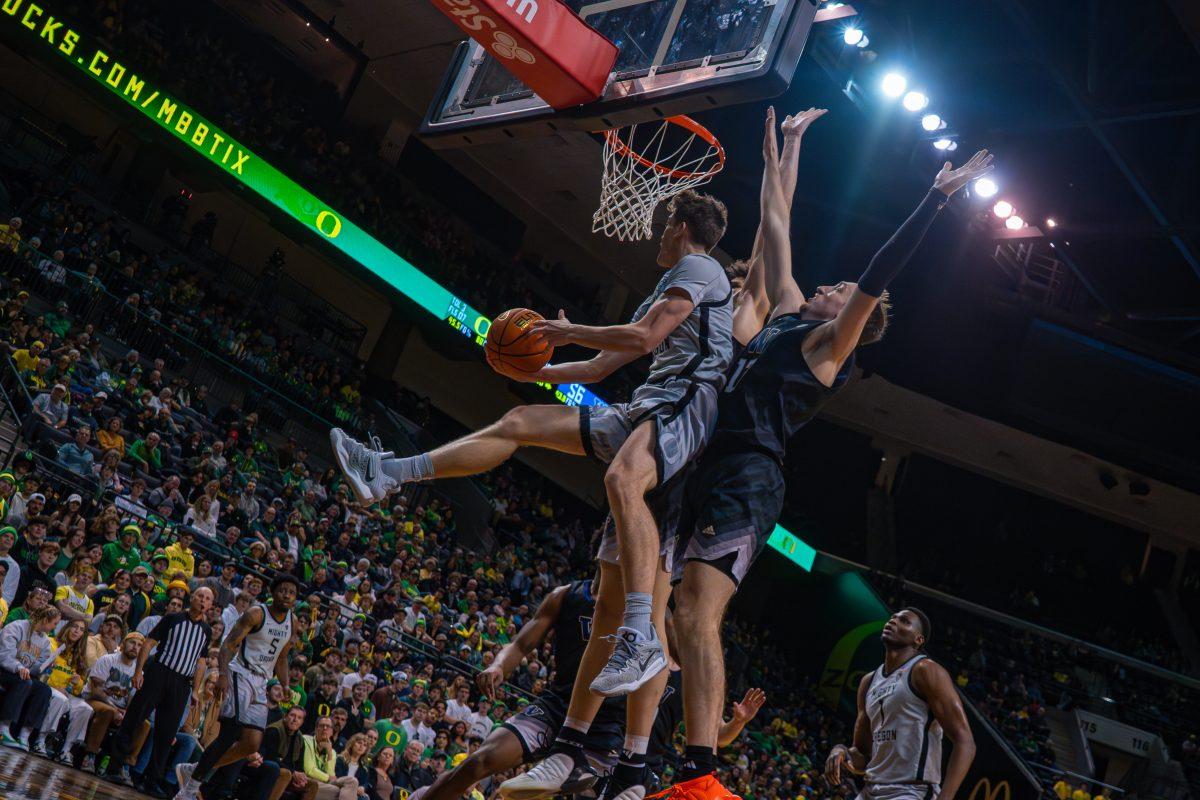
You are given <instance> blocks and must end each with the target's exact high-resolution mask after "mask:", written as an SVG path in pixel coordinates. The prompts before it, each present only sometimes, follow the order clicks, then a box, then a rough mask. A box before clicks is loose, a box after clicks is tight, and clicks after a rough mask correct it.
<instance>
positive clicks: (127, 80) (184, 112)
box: [0, 0, 604, 405]
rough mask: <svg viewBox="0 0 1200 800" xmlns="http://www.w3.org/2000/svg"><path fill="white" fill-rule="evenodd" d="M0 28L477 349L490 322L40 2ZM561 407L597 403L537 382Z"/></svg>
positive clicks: (7, 12) (12, 10) (10, 7)
mask: <svg viewBox="0 0 1200 800" xmlns="http://www.w3.org/2000/svg"><path fill="white" fill-rule="evenodd" d="M0 24H4V25H5V26H6V27H9V28H16V29H17V31H18V32H20V33H22V34H23V35H24V36H25V38H26V40H28V41H30V42H33V41H36V42H38V43H39V44H40V45H41V46H42V47H43V48H44V49H45V50H53V51H54V52H56V53H57V54H58V55H59V56H61V57H62V58H64V59H66V60H67V61H68V62H70V63H71V64H74V65H75V66H76V67H77V68H78V69H79V70H80V71H82V72H83V73H84V74H86V75H88V76H89V77H90V78H91V79H92V80H93V82H94V83H95V84H96V85H98V86H103V87H104V88H105V89H107V90H108V91H109V92H110V93H112V94H114V95H116V96H117V97H119V98H121V99H122V100H124V101H125V102H126V103H128V104H129V105H130V106H132V107H133V108H135V109H137V110H138V111H139V112H141V113H142V115H143V116H145V117H146V118H147V119H149V120H151V121H152V122H154V123H155V124H157V125H158V126H159V127H160V128H161V129H162V130H164V131H165V132H167V133H169V134H170V135H171V136H172V137H174V138H175V140H176V141H178V142H180V143H182V144H183V145H185V146H187V147H188V148H190V149H191V150H192V152H193V153H195V154H196V155H198V156H201V157H202V158H204V159H206V160H207V161H208V162H209V163H211V164H212V165H213V166H214V167H216V168H217V169H220V170H222V171H223V172H225V173H226V174H228V175H229V176H231V177H233V178H235V179H236V180H238V181H240V182H241V183H242V184H243V185H245V186H246V187H247V188H249V189H252V190H253V191H254V192H256V193H258V194H259V195H260V196H261V197H262V198H263V199H265V200H267V201H269V202H271V203H272V204H273V205H275V206H276V207H278V208H279V209H281V210H282V211H284V212H285V213H286V214H287V215H288V216H290V217H291V218H292V219H294V220H296V221H297V222H299V223H300V224H301V225H303V226H304V227H306V228H308V229H309V230H311V231H312V232H313V233H314V234H316V235H317V236H318V237H320V238H322V239H324V240H325V241H327V242H328V243H329V244H331V245H333V246H334V247H336V248H337V249H339V250H341V251H342V252H343V253H345V254H346V255H347V256H349V257H350V258H352V259H354V260H355V261H356V262H358V263H359V264H361V265H362V266H363V267H365V268H366V269H368V270H370V271H371V272H373V273H375V274H376V275H377V276H379V277H380V278H382V279H383V280H384V281H386V282H387V283H388V284H389V285H390V286H392V287H393V288H395V289H396V290H397V291H399V292H400V293H401V294H403V295H404V296H405V297H408V298H409V299H410V300H412V301H413V302H415V303H416V304H417V305H418V306H420V307H421V308H423V309H425V310H426V311H428V312H429V313H430V314H433V315H434V316H436V317H437V318H439V319H441V320H444V321H445V322H446V323H447V324H448V325H449V326H450V327H451V328H453V329H454V330H456V331H459V332H461V333H462V334H463V336H464V337H466V338H468V339H471V340H472V341H474V342H475V343H476V344H477V345H480V346H482V345H483V342H484V338H485V337H486V335H487V329H488V326H489V325H491V320H490V319H488V318H487V317H486V316H484V315H483V314H481V313H480V312H479V311H477V310H475V309H474V308H471V306H470V305H468V304H467V303H466V302H465V301H463V300H462V299H461V298H459V297H457V296H455V295H454V294H453V293H452V292H450V290H448V289H446V288H445V287H444V286H442V285H441V284H439V283H438V282H437V281H435V280H433V279H432V278H430V277H429V276H428V275H426V274H425V273H424V272H422V271H421V270H419V269H417V268H416V267H415V266H413V265H412V264H411V263H409V262H408V261H407V260H405V259H404V258H401V257H400V256H399V255H397V254H396V253H394V252H392V251H391V250H390V249H388V248H387V247H386V246H384V245H383V244H382V243H381V242H379V241H378V240H377V239H375V238H374V237H372V236H371V235H370V234H368V233H367V232H366V231H364V230H363V229H362V228H360V227H358V226H357V225H355V224H354V223H353V222H352V221H350V220H349V219H347V218H346V217H345V216H344V215H342V214H341V213H339V212H338V211H336V210H335V209H333V208H331V207H330V206H329V205H327V204H326V203H324V202H322V201H321V200H320V199H319V198H318V197H317V196H316V195H314V194H313V193H312V192H310V191H308V190H307V189H305V188H304V187H303V186H300V185H299V184H297V183H296V182H295V181H293V180H292V179H290V178H288V177H287V176H286V175H284V174H283V173H282V172H280V171H279V170H278V169H276V168H275V167H273V166H271V164H269V163H268V162H266V161H264V160H263V159H261V158H259V157H258V156H257V155H256V154H255V153H254V152H253V151H252V150H250V149H249V148H247V147H246V146H245V145H243V144H242V143H241V142H239V141H237V140H236V139H234V138H233V137H232V136H230V135H229V134H228V133H226V132H225V131H223V130H221V129H220V128H218V127H217V126H216V125H214V124H212V123H211V122H209V121H208V120H207V119H205V118H204V117H202V116H201V115H200V114H198V113H196V111H195V110H193V109H192V108H190V107H189V106H188V105H187V104H186V103H184V102H182V101H181V100H180V99H179V98H177V97H172V96H171V95H169V94H167V93H166V92H165V91H164V90H163V89H161V88H160V87H157V86H155V85H154V83H153V82H151V81H149V80H147V79H146V78H143V77H141V76H140V75H138V74H137V73H136V72H135V71H134V69H133V67H131V66H130V65H128V64H126V63H123V62H122V61H121V60H120V59H119V58H118V57H117V56H116V55H115V54H113V53H110V52H108V51H106V50H104V49H103V47H102V46H101V45H99V44H95V43H90V42H89V41H88V38H87V36H86V34H81V33H80V32H79V31H77V30H75V29H73V28H71V27H70V25H69V24H68V23H66V22H65V21H64V20H63V19H62V18H61V17H56V16H55V14H54V11H53V10H52V9H51V8H50V7H48V6H47V5H46V4H44V3H38V2H31V0H2V1H0ZM540 385H541V386H542V387H543V388H545V389H546V390H548V391H550V392H552V393H553V394H554V396H555V397H556V398H557V399H558V400H559V401H560V402H562V403H566V404H567V405H603V404H604V401H602V400H601V399H600V398H599V397H597V396H596V395H595V394H594V393H593V392H591V391H590V390H589V389H587V388H586V387H584V386H582V385H580V384H564V385H558V386H551V385H550V384H540Z"/></svg>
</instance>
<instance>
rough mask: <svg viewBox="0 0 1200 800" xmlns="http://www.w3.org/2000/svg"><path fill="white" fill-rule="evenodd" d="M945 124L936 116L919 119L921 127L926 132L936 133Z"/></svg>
mask: <svg viewBox="0 0 1200 800" xmlns="http://www.w3.org/2000/svg"><path fill="white" fill-rule="evenodd" d="M945 124H946V123H945V122H943V121H942V118H941V117H939V116H938V115H937V114H926V115H925V116H923V117H921V127H922V128H924V129H925V130H927V131H936V130H938V129H939V128H941V127H943V126H944V125H945Z"/></svg>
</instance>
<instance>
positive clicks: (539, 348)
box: [483, 308, 562, 382]
mask: <svg viewBox="0 0 1200 800" xmlns="http://www.w3.org/2000/svg"><path fill="white" fill-rule="evenodd" d="M559 313H560V314H561V313H562V312H559ZM541 321H544V320H543V317H542V315H541V314H539V313H537V312H536V311H530V310H529V309H528V308H510V309H509V310H508V311H505V312H504V313H503V314H501V315H500V316H498V317H496V318H495V319H494V320H492V324H491V327H489V328H488V332H487V342H486V343H485V344H484V348H483V350H484V354H485V356H486V358H487V362H488V365H489V366H491V368H492V369H494V370H495V371H496V372H498V373H500V374H501V375H503V376H504V377H506V378H511V379H512V380H514V381H523V382H532V381H536V380H537V379H538V378H537V374H538V372H540V371H541V369H542V367H544V366H546V363H547V362H549V361H550V357H551V356H553V355H554V346H553V345H552V344H550V343H549V342H548V341H547V340H546V339H545V338H544V337H543V336H541V335H540V334H539V333H538V332H537V331H536V330H535V325H536V324H537V323H538V322H541Z"/></svg>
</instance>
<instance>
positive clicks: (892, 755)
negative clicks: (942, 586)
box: [825, 608, 975, 800]
mask: <svg viewBox="0 0 1200 800" xmlns="http://www.w3.org/2000/svg"><path fill="white" fill-rule="evenodd" d="M930 633H931V629H930V623H929V618H928V617H927V616H925V614H924V613H923V612H921V611H920V610H919V609H916V608H904V609H901V610H900V611H897V612H896V613H895V614H893V615H892V617H891V619H889V620H888V621H887V624H885V625H884V626H883V635H882V637H881V638H882V639H883V647H884V658H883V664H881V665H880V666H879V668H878V669H876V670H874V671H873V672H869V673H867V674H866V675H864V676H863V679H862V681H861V682H860V683H859V685H858V718H857V719H856V720H855V722H854V745H853V747H846V746H845V745H842V744H839V745H835V746H834V748H833V750H832V751H831V752H830V754H829V758H828V760H826V762H825V777H826V779H827V780H828V781H829V782H830V783H831V784H833V785H838V784H840V783H841V781H842V769H843V768H846V769H848V770H849V771H851V772H853V773H855V774H865V778H866V781H865V783H864V784H863V788H862V791H861V792H859V795H858V800H934V798H937V800H953V797H954V794H955V792H957V791H958V787H959V786H961V785H962V782H963V778H965V777H966V775H967V769H968V768H969V767H970V766H971V761H972V760H973V759H974V758H975V739H974V738H973V737H972V736H971V726H970V725H968V724H967V717H966V714H964V713H963V707H962V701H961V700H960V699H959V696H958V690H957V689H955V688H954V683H953V681H951V680H950V674H949V673H948V672H946V670H945V669H944V668H942V667H941V666H940V665H938V664H937V663H935V662H934V661H933V660H931V659H930V658H929V656H927V655H926V654H925V652H924V650H925V647H926V645H927V644H928V642H929V636H930ZM943 736H945V737H948V738H949V739H950V741H951V742H953V743H954V750H953V752H952V753H951V755H950V763H949V764H948V765H947V767H946V773H945V775H944V776H943V774H942V738H943Z"/></svg>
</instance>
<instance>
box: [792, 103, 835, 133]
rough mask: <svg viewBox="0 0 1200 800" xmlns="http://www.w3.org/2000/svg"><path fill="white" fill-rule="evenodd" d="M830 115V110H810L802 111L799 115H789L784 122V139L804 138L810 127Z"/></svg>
mask: <svg viewBox="0 0 1200 800" xmlns="http://www.w3.org/2000/svg"><path fill="white" fill-rule="evenodd" d="M828 113H829V109H828V108H810V109H809V110H808V111H801V112H800V113H799V114H795V115H793V114H789V115H788V116H787V117H785V118H784V120H783V126H782V127H783V135H784V138H787V137H790V136H803V135H804V132H805V131H806V130H808V126H809V125H812V124H813V123H814V122H816V121H817V120H819V119H820V118H821V117H823V116H825V115H826V114H828Z"/></svg>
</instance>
